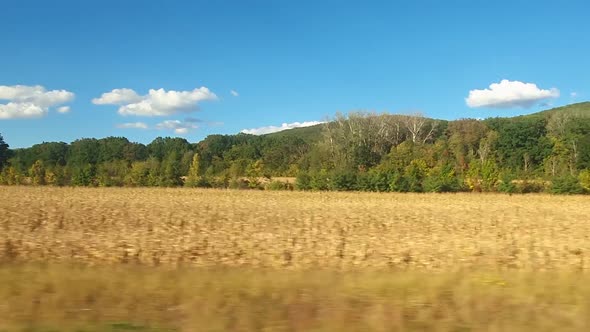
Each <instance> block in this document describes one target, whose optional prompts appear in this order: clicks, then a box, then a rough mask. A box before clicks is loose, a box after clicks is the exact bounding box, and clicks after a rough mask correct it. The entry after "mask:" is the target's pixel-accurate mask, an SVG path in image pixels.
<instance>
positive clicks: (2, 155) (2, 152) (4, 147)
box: [0, 134, 10, 170]
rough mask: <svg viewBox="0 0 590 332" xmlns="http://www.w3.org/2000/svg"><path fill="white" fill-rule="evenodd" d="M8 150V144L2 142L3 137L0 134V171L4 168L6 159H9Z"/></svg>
mask: <svg viewBox="0 0 590 332" xmlns="http://www.w3.org/2000/svg"><path fill="white" fill-rule="evenodd" d="M8 148H9V146H8V144H6V142H4V137H2V134H0V170H2V168H4V166H6V164H7V163H8V158H10V150H9V149H8Z"/></svg>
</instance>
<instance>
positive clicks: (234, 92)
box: [229, 90, 240, 97]
mask: <svg viewBox="0 0 590 332" xmlns="http://www.w3.org/2000/svg"><path fill="white" fill-rule="evenodd" d="M229 93H231V95H232V96H234V97H237V96H239V95H240V94H239V93H238V92H237V91H236V90H231V91H230V92H229Z"/></svg>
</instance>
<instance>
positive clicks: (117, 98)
mask: <svg viewBox="0 0 590 332" xmlns="http://www.w3.org/2000/svg"><path fill="white" fill-rule="evenodd" d="M142 99H143V98H142V97H141V96H140V95H138V94H137V92H135V91H133V90H131V89H114V90H113V91H111V92H105V93H103V94H102V95H101V96H100V98H94V99H92V103H93V104H95V105H125V104H131V103H137V102H140V101H141V100H142Z"/></svg>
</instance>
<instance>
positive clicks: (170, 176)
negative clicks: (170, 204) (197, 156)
mask: <svg viewBox="0 0 590 332" xmlns="http://www.w3.org/2000/svg"><path fill="white" fill-rule="evenodd" d="M163 168H164V174H163V185H164V186H166V187H176V186H179V185H181V184H182V179H181V174H180V160H179V158H178V154H177V152H176V151H172V152H171V153H170V154H169V155H168V157H166V160H165V161H164V164H163Z"/></svg>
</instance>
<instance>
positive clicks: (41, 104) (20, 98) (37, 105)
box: [0, 85, 75, 119]
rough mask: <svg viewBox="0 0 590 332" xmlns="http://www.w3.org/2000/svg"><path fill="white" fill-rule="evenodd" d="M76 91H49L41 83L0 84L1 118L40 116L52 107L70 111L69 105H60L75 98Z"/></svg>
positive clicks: (61, 111) (64, 111) (59, 111)
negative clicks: (3, 101)
mask: <svg viewBox="0 0 590 332" xmlns="http://www.w3.org/2000/svg"><path fill="white" fill-rule="evenodd" d="M74 96H75V95H74V93H73V92H70V91H66V90H51V91H47V90H46V89H45V88H44V87H42V86H40V85H35V86H27V85H13V86H6V85H0V100H6V101H7V102H6V103H0V119H19V118H21V119H23V118H40V117H43V116H45V115H46V114H47V113H49V111H50V110H51V109H55V110H56V111H57V112H58V113H62V114H63V113H68V112H69V111H70V107H69V106H60V107H58V106H59V105H63V104H66V103H68V102H71V101H72V100H74Z"/></svg>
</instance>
